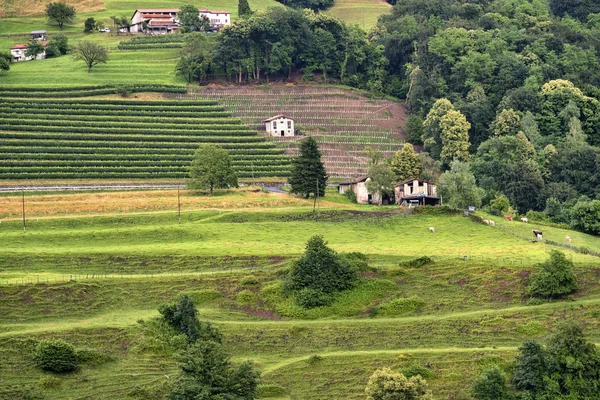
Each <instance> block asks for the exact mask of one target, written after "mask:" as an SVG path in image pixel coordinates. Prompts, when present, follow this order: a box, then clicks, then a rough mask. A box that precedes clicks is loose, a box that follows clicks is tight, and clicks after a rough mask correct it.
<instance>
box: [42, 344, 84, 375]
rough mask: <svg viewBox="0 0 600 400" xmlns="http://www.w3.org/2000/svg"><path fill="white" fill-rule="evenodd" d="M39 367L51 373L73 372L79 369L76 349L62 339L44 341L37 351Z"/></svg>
mask: <svg viewBox="0 0 600 400" xmlns="http://www.w3.org/2000/svg"><path fill="white" fill-rule="evenodd" d="M35 361H36V363H37V365H38V366H39V367H40V368H41V369H43V370H45V371H51V372H59V373H60V372H71V371H75V370H76V369H77V368H78V364H77V355H76V353H75V348H74V347H73V345H71V344H70V343H67V342H65V341H64V340H60V339H44V340H42V341H40V342H39V343H38V345H37V347H36V349H35Z"/></svg>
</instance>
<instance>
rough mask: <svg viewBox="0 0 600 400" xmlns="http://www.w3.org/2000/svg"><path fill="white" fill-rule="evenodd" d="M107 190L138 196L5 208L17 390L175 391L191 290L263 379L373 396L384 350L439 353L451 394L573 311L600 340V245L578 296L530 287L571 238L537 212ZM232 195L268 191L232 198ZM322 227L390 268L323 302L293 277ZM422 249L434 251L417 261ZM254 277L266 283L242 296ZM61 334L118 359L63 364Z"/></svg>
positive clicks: (137, 395) (84, 394)
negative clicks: (165, 208) (484, 216)
mask: <svg viewBox="0 0 600 400" xmlns="http://www.w3.org/2000/svg"><path fill="white" fill-rule="evenodd" d="M96 195H99V194H90V196H96ZM70 196H72V198H73V200H74V201H75V199H79V200H77V201H81V196H82V195H80V194H63V195H61V196H60V202H61V203H62V204H67V200H68V198H69V197H70ZM140 196H144V192H140ZM185 196H186V197H187V196H193V195H191V194H189V193H186V194H185ZM108 197H110V198H113V199H112V200H111V202H112V203H114V202H116V201H118V199H119V198H121V201H122V202H123V210H122V212H119V213H115V215H112V211H111V215H100V216H96V217H92V216H85V215H83V214H73V215H72V216H71V217H66V218H65V215H64V214H62V215H59V213H58V212H57V211H58V210H54V209H53V210H54V211H53V212H56V213H57V216H51V215H50V216H48V217H46V218H44V219H39V220H37V218H36V217H35V216H32V217H30V218H29V220H28V231H27V233H23V231H22V228H21V225H20V221H18V220H6V219H5V220H2V222H1V223H0V299H1V300H2V301H0V339H1V340H0V354H2V357H0V370H1V371H2V373H1V374H0V398H9V399H12V398H20V397H23V396H24V393H29V394H28V395H30V396H32V395H33V394H35V393H37V394H43V395H45V396H46V398H52V399H80V398H94V399H114V398H133V399H155V398H161V396H163V395H164V393H165V392H166V391H167V390H168V382H170V381H171V379H172V377H173V376H175V374H176V373H177V365H176V361H175V357H174V351H175V350H174V348H173V347H172V345H170V344H169V343H168V342H165V341H164V339H161V336H160V334H159V332H158V331H157V325H156V324H155V322H153V321H154V318H155V317H156V316H157V315H158V313H157V307H158V306H159V305H160V304H162V303H164V302H167V301H170V300H171V299H173V298H175V297H177V296H178V295H180V294H181V293H187V294H189V295H190V296H191V297H192V298H193V299H194V300H195V303H196V305H197V307H198V311H199V315H200V318H202V319H204V320H209V321H211V322H212V323H214V324H215V325H217V326H218V327H219V328H220V329H221V330H222V332H223V333H224V335H225V345H226V347H227V348H228V349H229V351H230V352H231V353H232V355H233V360H234V361H236V362H237V361H241V360H245V359H252V360H254V361H255V362H256V365H257V366H258V368H259V369H260V371H261V372H262V384H263V385H265V386H264V388H263V389H261V391H262V390H264V391H265V392H267V391H273V392H276V393H279V394H278V395H277V396H279V397H277V398H280V399H322V398H328V399H361V398H363V397H364V386H365V383H366V381H367V379H368V377H369V375H370V374H371V373H372V372H373V371H374V370H375V369H376V368H378V367H381V366H388V367H391V368H393V369H394V370H396V371H409V370H410V369H414V368H421V370H423V368H425V371H426V372H427V377H426V378H427V380H428V382H429V384H430V387H431V388H432V390H433V393H434V396H435V398H436V399H447V398H451V396H461V397H459V398H462V399H470V389H469V387H470V384H471V382H472V381H473V380H474V379H475V378H476V377H477V375H478V374H479V373H480V371H481V370H483V369H484V368H485V367H487V366H489V365H491V364H497V365H499V366H500V367H501V368H503V369H505V370H506V371H507V372H509V371H510V368H509V366H510V363H511V361H512V360H513V357H514V354H515V351H516V349H517V347H518V346H519V345H520V344H521V342H522V341H523V340H524V339H526V338H534V339H541V338H543V337H544V336H545V335H546V334H547V333H548V332H549V329H550V328H551V327H552V326H553V325H554V324H555V323H556V322H557V321H559V320H561V319H564V318H565V317H569V318H572V319H575V320H578V321H581V322H583V323H585V325H586V328H587V332H588V335H589V338H590V339H591V340H593V341H594V342H600V284H599V282H598V278H597V277H598V271H600V260H599V259H598V258H597V257H592V256H585V255H582V254H579V253H574V252H568V256H569V257H572V258H573V260H574V261H575V272H576V274H577V276H578V280H579V282H580V289H579V290H578V291H577V292H576V293H575V294H574V295H573V296H571V297H569V298H565V299H562V300H559V301H555V302H534V303H532V302H529V301H528V300H529V299H528V298H527V296H526V295H525V293H526V284H527V277H528V275H529V274H530V273H531V272H532V271H533V270H535V268H536V265H535V264H536V263H537V262H539V261H542V260H544V259H545V258H546V257H547V253H548V251H549V250H550V249H553V248H558V249H562V248H561V247H559V246H552V245H547V244H543V243H533V242H531V241H530V240H528V239H526V238H524V237H523V235H524V233H526V232H527V230H530V229H532V228H533V226H532V224H530V225H525V224H522V225H524V226H521V223H517V222H515V223H513V224H512V225H507V226H508V227H507V226H505V224H509V223H508V222H506V223H505V222H502V221H497V224H498V228H496V229H494V228H492V227H489V226H486V225H483V224H479V223H476V222H473V221H472V220H471V219H470V218H467V217H464V216H462V215H445V214H441V215H417V214H414V215H403V214H382V213H381V212H382V211H383V212H390V211H394V210H396V207H382V208H379V207H375V206H360V207H357V206H354V205H351V204H348V203H347V199H345V198H344V197H342V196H339V195H328V196H327V201H328V203H327V204H328V205H329V206H328V207H325V209H323V210H322V213H321V215H320V219H319V220H316V219H315V217H314V216H313V215H312V214H311V212H310V206H311V201H310V200H302V199H297V200H294V203H291V204H289V205H285V204H284V203H282V199H279V198H278V197H277V196H271V195H268V194H261V193H256V192H252V191H240V192H236V193H231V194H224V195H221V196H215V198H214V199H210V200H208V203H207V204H206V207H207V208H206V209H204V210H203V211H191V210H186V211H184V213H183V216H182V223H181V225H179V224H178V223H177V220H176V215H175V214H174V213H168V212H162V213H156V214H146V215H143V214H127V202H128V201H129V200H128V199H130V197H128V196H127V195H123V196H121V195H119V194H117V193H115V194H114V196H108ZM148 198H152V197H148ZM5 199H6V201H9V200H10V198H5ZM51 199H53V197H44V196H39V198H37V199H36V196H35V195H32V196H28V197H27V200H28V201H29V202H34V201H37V202H43V201H50V200H51ZM102 201H105V202H107V201H109V200H107V199H102ZM187 201H190V200H187ZM231 202H237V203H240V205H245V206H246V207H249V206H252V208H248V209H245V210H232V209H231V208H228V209H223V208H221V209H220V208H219V206H218V204H219V203H220V204H224V205H225V204H227V205H229V207H231ZM112 203H111V204H112ZM334 206H335V207H334ZM209 207H210V208H209ZM344 209H345V210H344ZM430 226H433V227H435V233H434V234H432V233H430V232H429V230H428V228H429V227H430ZM564 233H567V234H569V235H570V236H571V237H573V238H574V241H575V240H576V241H577V245H578V246H584V245H585V246H586V247H589V248H597V246H598V239H597V238H594V237H592V236H589V235H583V234H579V233H576V232H572V231H560V230H558V231H556V232H554V231H553V230H548V235H550V236H551V237H553V236H554V235H556V236H558V235H563V234H564ZM313 234H322V235H323V236H324V237H325V238H326V240H328V241H329V244H330V246H331V247H333V248H334V249H336V250H338V251H340V252H351V251H360V252H363V253H365V254H367V255H368V256H369V262H370V266H371V267H373V268H374V269H373V271H372V272H368V273H365V274H363V275H362V277H361V280H360V282H359V284H358V285H357V286H356V287H355V288H354V289H352V290H351V291H349V292H346V293H343V294H341V295H338V296H337V298H336V300H335V301H334V303H333V304H332V305H330V306H328V307H322V308H318V309H313V310H309V311H306V310H303V309H300V308H298V306H296V305H295V304H294V303H293V301H292V300H291V299H289V298H286V297H284V296H283V295H282V293H281V291H280V282H281V271H282V270H284V269H285V268H288V267H289V265H290V263H291V262H292V261H293V260H294V259H296V258H297V257H298V255H299V254H300V253H301V252H302V249H303V246H304V243H305V241H306V240H307V238H309V237H310V236H311V235H313ZM575 238H576V239H575ZM423 255H428V256H431V257H433V258H434V260H435V262H434V263H431V264H428V265H425V266H422V267H420V268H411V267H407V266H404V265H402V264H401V263H402V262H403V261H406V260H409V259H412V258H415V257H420V256H423ZM465 255H466V256H467V259H466V260H465V259H464V256H465ZM250 277H252V278H253V279H251V280H249V279H248V278H250ZM241 291H246V294H247V291H250V292H251V293H253V296H251V299H250V300H249V301H248V300H242V298H241V297H240V296H239V295H238V294H239V293H240V292H241ZM45 337H59V338H62V339H65V340H67V341H69V342H71V343H73V344H74V345H75V346H76V347H78V348H87V349H90V350H93V351H96V352H100V353H102V354H104V355H105V356H106V357H108V358H106V359H105V361H103V362H98V363H95V364H90V365H84V367H83V368H82V369H81V370H80V371H78V372H75V373H72V374H66V375H60V376H57V377H54V378H51V375H49V374H46V373H43V372H41V371H39V370H38V369H37V368H36V367H35V364H34V362H33V359H32V356H31V349H32V347H33V346H34V345H35V343H36V340H38V339H40V338H45ZM313 355H318V356H319V357H312V356H313ZM271 398H275V397H271ZM454 398H456V397H454Z"/></svg>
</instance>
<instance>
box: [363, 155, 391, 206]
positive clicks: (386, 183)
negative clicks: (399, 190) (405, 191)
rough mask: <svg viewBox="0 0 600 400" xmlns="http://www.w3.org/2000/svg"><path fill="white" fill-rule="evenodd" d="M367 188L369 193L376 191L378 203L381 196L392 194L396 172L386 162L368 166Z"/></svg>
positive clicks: (380, 200)
mask: <svg viewBox="0 0 600 400" xmlns="http://www.w3.org/2000/svg"><path fill="white" fill-rule="evenodd" d="M367 176H368V177H369V179H368V180H367V189H368V190H369V192H371V193H377V195H378V203H379V205H381V204H382V202H383V196H384V195H387V196H390V197H391V196H392V194H393V193H394V183H395V182H396V174H395V173H394V171H392V168H390V165H389V164H387V163H381V164H374V165H371V166H370V167H369V171H368V172H367Z"/></svg>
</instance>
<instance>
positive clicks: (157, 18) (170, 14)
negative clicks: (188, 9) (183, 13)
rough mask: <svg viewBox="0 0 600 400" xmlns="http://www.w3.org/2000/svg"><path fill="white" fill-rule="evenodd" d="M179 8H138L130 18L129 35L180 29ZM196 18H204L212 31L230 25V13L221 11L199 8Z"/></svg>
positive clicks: (161, 32)
mask: <svg viewBox="0 0 600 400" xmlns="http://www.w3.org/2000/svg"><path fill="white" fill-rule="evenodd" d="M178 12H179V8H138V9H137V10H135V12H134V13H133V16H132V17H131V28H130V30H129V31H130V32H131V33H149V34H166V33H173V32H175V31H177V29H179V28H180V27H181V25H180V24H179V20H178V19H177V13H178ZM198 16H200V17H202V16H205V17H206V18H208V20H209V21H210V27H211V28H212V29H216V30H218V29H221V28H222V27H224V26H227V25H230V24H231V13H230V12H229V11H222V10H218V11H217V10H209V9H207V8H199V9H198Z"/></svg>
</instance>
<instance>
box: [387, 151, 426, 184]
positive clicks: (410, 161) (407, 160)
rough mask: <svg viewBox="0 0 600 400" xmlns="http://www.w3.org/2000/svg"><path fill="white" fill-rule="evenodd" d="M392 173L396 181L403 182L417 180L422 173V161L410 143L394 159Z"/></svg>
mask: <svg viewBox="0 0 600 400" xmlns="http://www.w3.org/2000/svg"><path fill="white" fill-rule="evenodd" d="M391 166H392V171H393V172H394V174H395V175H396V181H403V180H405V179H408V178H416V177H418V176H419V174H420V173H421V168H422V165H421V160H420V159H419V155H418V154H417V153H415V150H414V147H413V145H412V144H410V143H405V144H404V146H403V147H402V149H401V150H398V151H397V152H396V154H395V155H394V157H393V158H392V163H391Z"/></svg>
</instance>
